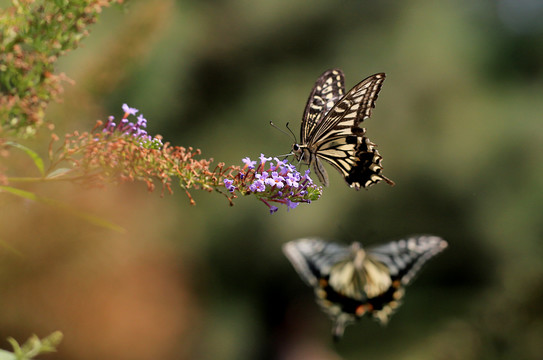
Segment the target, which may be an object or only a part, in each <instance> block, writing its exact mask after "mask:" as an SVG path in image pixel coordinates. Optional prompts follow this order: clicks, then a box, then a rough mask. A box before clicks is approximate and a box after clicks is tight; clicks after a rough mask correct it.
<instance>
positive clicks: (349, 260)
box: [283, 235, 447, 340]
mask: <svg viewBox="0 0 543 360" xmlns="http://www.w3.org/2000/svg"><path fill="white" fill-rule="evenodd" d="M446 247H447V242H446V241H445V240H443V239H442V238H440V237H437V236H432V235H421V236H415V237H409V238H407V239H403V240H399V241H392V242H389V243H386V244H383V245H379V246H375V247H372V248H369V249H367V250H366V249H364V248H362V245H361V244H360V243H358V242H355V243H353V244H352V245H350V246H346V245H342V244H337V243H333V242H327V241H324V240H322V239H319V238H303V239H298V240H294V241H290V242H288V243H286V244H284V245H283V252H284V253H285V255H286V257H287V258H288V259H289V260H290V262H291V263H292V265H293V266H294V269H295V270H296V271H297V272H298V274H299V275H300V277H301V278H302V279H303V280H304V281H305V282H306V283H307V284H308V285H309V286H311V287H313V289H314V291H315V297H316V300H317V303H318V304H319V305H320V307H321V308H322V309H323V311H324V312H326V313H327V314H328V315H329V316H330V317H331V318H332V320H333V322H334V325H333V327H332V334H333V336H334V339H336V340H338V339H340V338H341V336H343V332H344V330H345V327H346V326H347V325H349V324H351V323H353V322H354V321H355V320H357V319H359V318H361V317H362V316H364V315H370V316H372V317H373V318H374V319H376V320H378V321H379V322H380V323H381V324H383V325H384V324H386V323H387V322H388V319H389V317H390V316H391V315H392V313H393V312H394V310H395V309H396V308H397V307H398V306H399V305H400V301H401V299H402V297H403V295H404V288H405V286H406V285H408V284H409V283H410V282H411V281H412V280H413V277H414V276H415V275H416V274H417V272H418V271H419V270H420V268H421V266H422V265H423V264H424V263H425V262H426V261H428V260H429V259H430V258H432V257H433V256H435V255H436V254H438V253H440V252H441V251H443V250H444V249H445V248H446Z"/></svg>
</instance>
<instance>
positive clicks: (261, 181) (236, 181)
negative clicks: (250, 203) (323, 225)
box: [223, 154, 322, 213]
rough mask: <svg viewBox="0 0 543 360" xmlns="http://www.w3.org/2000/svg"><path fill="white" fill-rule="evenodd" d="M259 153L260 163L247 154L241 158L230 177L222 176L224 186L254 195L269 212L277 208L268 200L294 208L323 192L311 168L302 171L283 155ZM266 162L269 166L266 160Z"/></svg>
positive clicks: (230, 190) (230, 189) (231, 190)
mask: <svg viewBox="0 0 543 360" xmlns="http://www.w3.org/2000/svg"><path fill="white" fill-rule="evenodd" d="M270 160H272V158H271V157H266V156H264V154H261V155H260V163H259V164H258V166H257V165H256V164H257V162H256V161H253V160H251V159H250V158H248V157H247V158H245V159H243V160H242V161H243V163H244V164H245V166H244V167H243V168H242V169H241V171H240V172H239V173H238V174H237V175H236V176H234V177H232V178H226V179H224V181H223V182H224V185H225V187H226V189H227V190H228V191H229V192H231V193H234V192H235V191H236V190H237V191H238V192H240V193H241V194H242V195H249V194H253V195H255V196H256V197H257V198H258V199H259V200H260V201H262V202H263V203H264V204H266V205H267V206H268V207H269V209H270V213H274V212H276V211H277V210H278V208H277V206H274V205H272V204H271V202H274V203H279V204H284V205H286V206H287V210H290V209H294V208H295V207H297V206H298V205H299V204H300V203H310V202H311V201H312V200H317V199H318V198H320V196H321V194H322V187H320V186H317V185H315V184H314V183H313V180H311V178H310V177H309V172H310V170H309V169H308V170H306V171H305V174H303V175H302V174H301V173H300V172H298V170H296V167H295V166H294V165H292V164H289V163H288V161H287V160H286V159H284V160H279V159H278V158H274V159H273V160H274V161H275V163H274V162H271V161H270ZM268 161H270V162H269V166H268V168H266V163H267V162H268Z"/></svg>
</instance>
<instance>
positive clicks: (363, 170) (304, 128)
mask: <svg viewBox="0 0 543 360" xmlns="http://www.w3.org/2000/svg"><path fill="white" fill-rule="evenodd" d="M384 80H385V74H384V73H379V74H375V75H372V76H370V77H368V78H366V79H364V80H362V81H361V82H360V83H358V85H356V86H355V87H353V88H352V89H351V90H350V91H349V92H348V93H347V94H345V76H344V75H343V72H342V71H341V70H340V69H332V70H328V71H325V72H324V73H323V74H322V75H321V76H320V77H319V78H318V79H317V81H316V83H315V85H314V86H313V90H312V91H311V94H310V95H309V99H308V100H307V104H306V107H305V111H304V115H303V118H302V125H301V128H300V144H298V143H295V144H294V145H292V153H293V154H294V156H295V157H296V159H297V160H298V161H303V162H304V163H305V164H307V165H310V166H312V167H313V170H314V171H315V173H316V174H317V176H318V178H319V180H320V181H321V182H322V183H323V184H324V186H328V184H329V182H328V174H327V173H326V170H325V169H324V166H323V164H322V162H321V160H325V161H327V162H329V163H330V164H332V166H334V167H335V168H336V169H337V170H338V171H339V172H340V173H341V174H342V175H343V177H344V178H345V181H347V183H348V184H349V185H350V186H351V187H353V188H355V189H356V190H359V189H360V187H364V188H367V187H368V186H370V185H373V184H375V183H377V182H379V181H381V180H384V181H385V182H387V183H388V184H390V185H394V182H393V181H392V180H390V179H388V178H386V177H385V176H383V175H382V174H381V171H382V166H381V159H382V157H381V155H379V152H378V151H377V149H376V145H375V144H374V143H372V142H371V141H370V140H369V139H368V138H367V137H366V136H365V133H366V129H364V128H361V127H359V124H360V123H361V122H362V121H364V120H365V119H367V118H369V117H370V116H371V109H372V108H374V107H375V101H376V100H377V95H378V94H379V90H381V85H382V84H383V81H384Z"/></svg>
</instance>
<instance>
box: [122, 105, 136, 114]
mask: <svg viewBox="0 0 543 360" xmlns="http://www.w3.org/2000/svg"><path fill="white" fill-rule="evenodd" d="M123 111H124V112H125V114H129V115H136V114H137V112H138V111H139V110H138V109H136V108H131V107H130V106H128V105H126V104H123Z"/></svg>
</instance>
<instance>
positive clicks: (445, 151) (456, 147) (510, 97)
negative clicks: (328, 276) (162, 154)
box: [0, 0, 543, 360]
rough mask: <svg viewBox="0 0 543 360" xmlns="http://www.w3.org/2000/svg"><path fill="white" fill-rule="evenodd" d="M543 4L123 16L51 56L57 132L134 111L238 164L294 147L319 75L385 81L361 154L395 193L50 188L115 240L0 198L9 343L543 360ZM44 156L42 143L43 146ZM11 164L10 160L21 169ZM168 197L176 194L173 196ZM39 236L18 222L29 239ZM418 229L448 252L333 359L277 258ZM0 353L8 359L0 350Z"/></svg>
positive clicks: (289, 355)
mask: <svg viewBox="0 0 543 360" xmlns="http://www.w3.org/2000/svg"><path fill="white" fill-rule="evenodd" d="M541 18H543V3H542V2H540V1H535V0H500V1H483V0H476V1H451V0H446V1H441V2H435V1H429V0H409V1H379V2H375V1H342V2H339V1H313V2H307V1H301V0H291V1H288V2H283V1H267V0H266V1H240V0H217V1H211V0H208V1H198V2H196V1H192V2H190V1H167V0H164V1H133V2H129V3H128V5H127V7H126V10H121V9H119V8H117V7H114V8H110V9H106V10H105V11H104V13H103V14H102V16H101V18H100V21H99V22H98V24H96V25H95V26H94V27H93V29H92V33H91V36H90V37H89V38H87V39H86V40H85V41H84V42H83V44H84V47H83V48H81V49H78V50H77V51H75V52H73V53H70V54H69V55H68V56H66V57H65V58H64V59H62V61H61V63H60V66H59V69H58V70H59V72H65V73H66V74H67V75H68V76H69V77H70V78H72V79H74V80H75V81H76V84H75V85H69V84H66V85H65V94H64V101H63V103H60V104H53V105H52V106H51V107H50V108H49V113H48V120H49V121H51V122H53V123H54V124H55V126H56V129H55V133H57V134H59V135H62V134H63V133H66V132H69V131H74V130H81V131H84V130H88V129H90V128H92V126H93V125H94V122H95V120H96V119H105V118H106V117H107V116H108V115H109V114H113V115H116V116H120V115H121V109H120V107H121V105H122V103H125V102H126V103H128V104H129V105H130V106H133V107H136V108H138V109H140V111H141V112H142V113H143V114H144V116H145V117H146V118H147V119H148V121H149V126H148V128H149V130H150V132H151V133H159V134H162V135H163V136H164V138H165V140H167V141H170V142H171V143H172V144H174V145H181V146H186V147H188V146H193V147H195V148H200V149H201V150H202V152H203V156H204V157H212V158H214V159H215V161H216V162H218V161H222V162H225V163H226V164H228V165H230V164H232V165H234V164H240V165H241V159H242V158H244V157H246V156H249V157H252V158H257V157H258V156H259V155H260V153H265V154H267V155H280V154H285V153H287V152H288V151H290V147H291V142H292V141H291V139H290V138H288V137H286V136H285V135H283V134H281V133H280V132H278V131H277V130H275V129H273V128H271V127H270V126H269V124H268V123H269V121H270V120H273V121H274V122H275V123H276V124H278V125H279V126H282V125H283V124H284V123H286V122H290V123H291V126H292V128H293V129H294V130H295V132H296V133H297V132H298V128H299V122H300V120H301V116H302V112H303V108H304V106H305V102H306V100H307V96H308V95H309V92H310V90H311V87H312V86H313V83H314V81H315V80H316V79H317V77H318V76H319V75H320V74H321V73H322V72H323V71H324V70H326V69H329V68H332V67H339V68H341V69H343V71H344V72H345V76H346V87H347V88H348V89H349V88H351V87H352V86H354V85H355V84H356V83H357V82H359V81H360V80H362V79H364V78H365V77H367V76H369V75H371V74H374V73H377V72H386V74H387V80H386V81H385V83H384V86H383V89H382V91H381V93H380V96H379V100H378V102H377V107H376V109H375V110H374V112H373V116H372V118H371V119H369V120H367V121H366V122H365V124H364V125H365V127H366V128H367V134H368V136H369V138H370V139H371V140H372V141H373V142H375V143H376V144H378V146H379V151H380V153H381V155H382V156H383V165H384V172H383V173H384V174H385V175H386V176H387V177H389V178H390V179H392V180H394V181H395V182H396V186H394V187H389V186H387V185H386V184H382V183H380V184H378V185H376V186H374V187H372V188H371V189H370V190H368V191H364V190H362V191H359V192H355V191H354V190H352V189H350V188H349V187H348V186H346V184H345V182H344V181H343V179H342V178H341V176H340V175H339V173H337V172H336V171H335V170H333V169H332V168H331V167H327V169H328V172H329V175H330V182H331V186H330V187H329V188H327V189H325V191H324V194H323V196H322V198H321V199H320V200H319V201H316V202H314V203H312V204H311V205H308V206H299V207H298V208H297V209H295V210H291V211H290V212H286V211H285V209H280V211H279V212H278V213H276V214H274V215H269V214H268V211H267V208H266V207H265V206H263V205H262V204H260V203H258V202H257V201H255V200H254V199H253V198H249V197H248V198H240V199H237V200H236V201H235V206H234V207H229V206H228V202H227V201H226V200H225V199H224V198H222V197H221V196H219V195H217V194H208V193H204V192H200V193H198V192H193V196H194V198H195V200H196V202H197V205H196V206H190V205H189V202H188V200H187V199H186V197H185V194H184V193H183V192H182V191H180V190H178V191H176V193H175V194H174V195H173V196H169V195H166V196H165V197H164V198H160V196H159V191H156V192H155V193H152V194H148V193H146V190H145V189H146V187H145V185H143V184H133V185H131V184H129V185H122V186H119V187H113V186H112V187H108V188H106V189H98V190H96V189H95V190H83V189H81V188H80V187H78V186H76V185H66V184H63V185H58V186H54V185H47V186H41V187H39V188H37V189H34V190H36V191H38V190H39V192H41V193H44V194H48V195H49V196H51V197H57V198H62V199H64V200H65V201H67V202H68V203H70V204H72V205H77V206H78V207H81V208H83V209H85V210H86V211H91V212H93V213H95V214H99V215H100V216H102V217H104V218H107V219H109V220H111V221H114V222H116V223H118V224H120V225H121V226H124V227H125V228H126V229H127V232H126V233H124V234H117V233H113V232H111V231H108V230H104V229H98V228H96V227H93V226H92V225H90V224H87V223H85V222H83V221H80V220H78V219H74V217H72V216H70V215H69V214H64V213H59V212H56V211H53V210H51V209H50V208H47V207H44V206H40V205H36V204H29V203H20V202H19V201H18V200H11V201H10V200H5V199H4V200H2V201H3V203H4V205H3V207H4V208H5V209H7V208H8V207H9V209H10V211H9V214H8V212H6V214H4V215H2V217H3V220H2V229H3V230H2V235H1V236H2V239H3V241H5V242H6V243H8V244H9V245H10V246H12V247H13V248H15V249H16V250H17V251H18V253H19V255H15V254H14V253H13V252H10V251H8V250H7V249H6V248H0V263H1V264H2V266H1V268H2V269H1V270H0V292H1V294H2V295H1V296H0V306H1V308H2V315H1V316H0V338H2V339H5V338H6V337H7V336H15V337H16V338H17V339H18V340H23V339H24V338H26V337H28V336H29V335H30V334H31V333H33V332H36V333H38V335H40V336H43V335H46V334H47V333H48V332H51V331H53V330H61V331H63V332H64V334H65V339H64V341H63V343H62V345H61V347H60V351H59V353H57V354H55V355H51V356H49V358H56V359H166V358H167V359H225V360H230V359H284V360H303V359H315V360H319V359H360V358H365V359H377V358H378V359H381V360H386V359H405V360H408V359H409V360H410V359H421V360H425V359H542V358H543V342H542V339H543V310H541V304H542V303H543V262H542V261H541V256H542V253H543V246H542V237H543V219H542V213H543V191H542V189H543V166H542V159H543V156H542V154H543V131H542V130H543V126H542V115H543V101H542V99H541V95H542V85H543V36H542V35H543V22H542V21H541ZM43 138H44V139H43V144H44V145H43V147H44V148H45V147H46V144H47V142H48V140H47V139H48V135H44V136H43ZM22 161H23V160H22ZM174 190H175V189H174ZM29 225H31V226H29ZM419 233H429V234H435V235H439V236H442V237H443V238H445V239H446V240H447V241H448V242H449V249H447V250H446V251H445V252H444V253H443V254H440V255H439V256H438V257H436V258H435V259H433V260H432V261H430V262H429V263H428V264H427V265H426V266H425V268H424V269H423V271H422V272H421V274H420V276H419V277H418V279H417V280H416V281H415V282H414V284H413V285H411V286H410V288H408V289H407V294H406V297H405V301H404V304H403V305H402V307H401V308H400V309H399V311H398V312H397V313H396V314H395V315H394V316H393V317H392V319H391V321H390V323H389V325H388V326H387V327H381V326H380V325H379V324H378V323H376V322H374V321H371V320H369V319H363V321H360V322H359V323H358V324H356V325H354V326H350V327H348V328H347V330H346V334H345V337H344V338H343V340H342V341H341V342H340V343H338V344H334V343H333V342H332V339H331V335H330V327H331V322H330V321H329V319H328V318H327V317H326V316H325V315H324V314H323V313H321V311H320V310H319V308H318V307H317V305H316V304H315V303H314V301H313V294H312V290H311V289H310V288H308V287H306V286H305V285H304V283H303V282H302V281H301V280H300V279H299V278H298V276H297V274H296V273H295V271H294V269H293V268H292V266H291V265H290V263H289V262H288V261H287V259H286V258H285V257H284V256H283V255H282V253H281V245H282V244H283V243H285V242H287V241H290V240H293V239H296V238H299V237H306V236H319V237H324V238H327V239H332V240H335V241H340V242H345V243H350V242H352V241H361V242H362V243H363V244H364V245H366V246H369V245H372V244H379V243H382V242H385V241H389V240H395V239H400V238H402V237H405V236H408V235H412V234H419ZM2 344H3V345H2V348H8V346H7V343H6V342H3V343H2Z"/></svg>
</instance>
